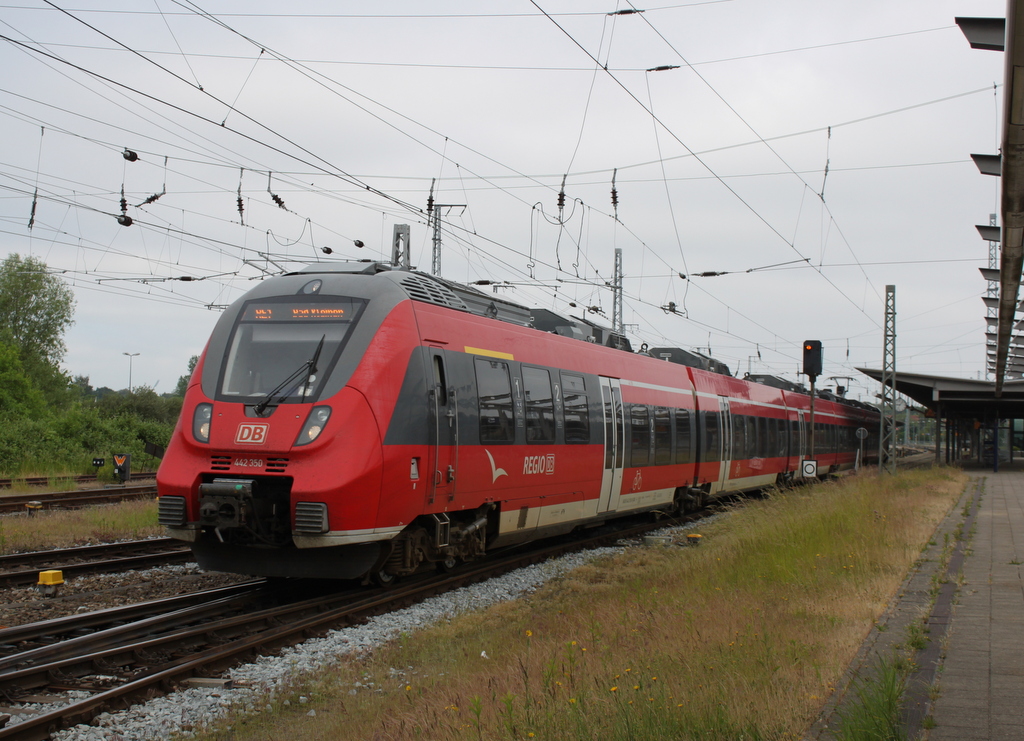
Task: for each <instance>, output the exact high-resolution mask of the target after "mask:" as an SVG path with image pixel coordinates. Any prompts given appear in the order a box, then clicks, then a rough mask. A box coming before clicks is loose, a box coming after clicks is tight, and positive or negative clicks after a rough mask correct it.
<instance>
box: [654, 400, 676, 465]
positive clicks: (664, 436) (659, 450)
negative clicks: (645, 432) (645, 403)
mask: <svg viewBox="0 0 1024 741" xmlns="http://www.w3.org/2000/svg"><path fill="white" fill-rule="evenodd" d="M670 463H672V416H671V415H670V414H669V411H668V409H666V408H665V407H657V408H655V410H654V465H656V466H667V465H669V464H670Z"/></svg>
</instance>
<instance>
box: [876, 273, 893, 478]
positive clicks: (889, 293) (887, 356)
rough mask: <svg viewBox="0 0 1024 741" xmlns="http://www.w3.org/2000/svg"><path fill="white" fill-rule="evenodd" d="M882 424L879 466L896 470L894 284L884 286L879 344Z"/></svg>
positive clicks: (888, 470)
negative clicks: (882, 338) (883, 309)
mask: <svg viewBox="0 0 1024 741" xmlns="http://www.w3.org/2000/svg"><path fill="white" fill-rule="evenodd" d="M879 424H881V426H882V428H881V430H880V434H879V436H878V470H879V471H880V472H883V473H893V474H894V473H896V286H886V287H885V340H884V344H883V346H882V419H881V421H880V423H879Z"/></svg>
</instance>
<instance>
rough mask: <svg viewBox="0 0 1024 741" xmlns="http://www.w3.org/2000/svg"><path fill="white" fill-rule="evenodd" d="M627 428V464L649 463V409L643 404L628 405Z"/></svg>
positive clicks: (643, 464)
mask: <svg viewBox="0 0 1024 741" xmlns="http://www.w3.org/2000/svg"><path fill="white" fill-rule="evenodd" d="M629 429H630V435H629V437H630V443H629V465H631V466H646V465H649V464H650V462H651V423H650V410H649V409H648V408H647V407H646V406H645V405H643V404H630V405H629Z"/></svg>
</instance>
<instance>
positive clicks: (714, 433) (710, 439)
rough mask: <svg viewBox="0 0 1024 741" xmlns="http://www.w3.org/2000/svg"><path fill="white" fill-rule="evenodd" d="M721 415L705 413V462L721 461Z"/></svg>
mask: <svg viewBox="0 0 1024 741" xmlns="http://www.w3.org/2000/svg"><path fill="white" fill-rule="evenodd" d="M720 426H721V425H720V424H719V414H718V412H704V446H705V447H704V460H705V461H717V460H721V458H720V457H719V452H720V451H719V447H720V445H721V443H720V439H721V438H720V436H721V433H720V431H719V427H720Z"/></svg>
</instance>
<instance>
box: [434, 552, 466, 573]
mask: <svg viewBox="0 0 1024 741" xmlns="http://www.w3.org/2000/svg"><path fill="white" fill-rule="evenodd" d="M460 563H462V561H461V560H460V559H459V557H458V556H448V558H446V559H445V560H444V561H438V562H437V570H438V571H440V572H441V573H442V574H447V573H449V572H452V571H454V570H455V569H456V567H458V565H459V564H460Z"/></svg>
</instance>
